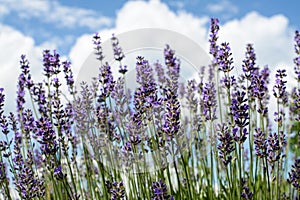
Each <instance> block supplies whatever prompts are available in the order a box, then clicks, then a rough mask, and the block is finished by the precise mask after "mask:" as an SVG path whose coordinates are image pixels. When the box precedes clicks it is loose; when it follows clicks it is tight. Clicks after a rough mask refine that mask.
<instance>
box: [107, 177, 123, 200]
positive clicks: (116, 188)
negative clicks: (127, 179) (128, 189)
mask: <svg viewBox="0 0 300 200" xmlns="http://www.w3.org/2000/svg"><path fill="white" fill-rule="evenodd" d="M109 192H110V193H111V200H123V199H125V187H124V183H123V181H120V182H113V183H112V185H111V189H110V191H109Z"/></svg>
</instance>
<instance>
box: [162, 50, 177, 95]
mask: <svg viewBox="0 0 300 200" xmlns="http://www.w3.org/2000/svg"><path fill="white" fill-rule="evenodd" d="M164 57H165V64H166V66H167V68H168V71H167V76H168V77H167V86H168V87H169V88H170V89H171V90H172V92H173V93H174V94H176V95H177V90H178V79H179V75H180V74H179V73H180V60H179V59H178V58H177V57H176V56H175V51H174V50H173V49H171V48H170V46H169V45H166V48H165V49H164Z"/></svg>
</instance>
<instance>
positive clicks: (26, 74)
mask: <svg viewBox="0 0 300 200" xmlns="http://www.w3.org/2000/svg"><path fill="white" fill-rule="evenodd" d="M20 66H21V69H22V74H23V75H22V79H23V80H22V81H23V83H24V85H25V87H26V88H28V89H29V90H30V88H31V87H32V86H33V81H32V80H31V74H30V70H29V68H30V67H29V62H28V60H27V59H26V56H25V55H21V60H20Z"/></svg>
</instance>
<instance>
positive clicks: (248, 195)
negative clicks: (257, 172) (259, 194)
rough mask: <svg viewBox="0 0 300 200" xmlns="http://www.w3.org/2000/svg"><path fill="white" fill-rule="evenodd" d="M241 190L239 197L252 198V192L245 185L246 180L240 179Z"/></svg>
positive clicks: (244, 199) (249, 199) (245, 199)
mask: <svg viewBox="0 0 300 200" xmlns="http://www.w3.org/2000/svg"><path fill="white" fill-rule="evenodd" d="M242 185H243V191H242V194H241V197H242V199H243V200H251V199H253V193H252V192H251V191H250V188H249V187H248V186H247V184H246V181H245V180H242Z"/></svg>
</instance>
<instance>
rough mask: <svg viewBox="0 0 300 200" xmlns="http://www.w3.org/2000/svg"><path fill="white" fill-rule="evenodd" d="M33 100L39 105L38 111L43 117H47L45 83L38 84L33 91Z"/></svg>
mask: <svg viewBox="0 0 300 200" xmlns="http://www.w3.org/2000/svg"><path fill="white" fill-rule="evenodd" d="M31 93H32V97H33V100H34V101H35V102H36V103H37V104H38V111H39V113H40V114H41V115H42V116H47V104H48V102H47V99H46V91H45V88H44V86H43V83H37V84H35V85H34V87H33V88H32V89H31Z"/></svg>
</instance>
